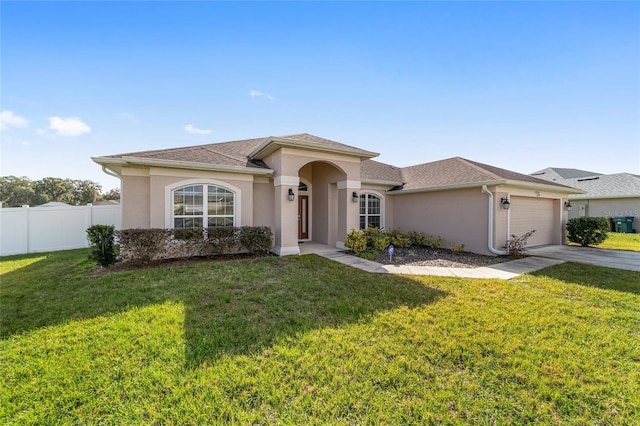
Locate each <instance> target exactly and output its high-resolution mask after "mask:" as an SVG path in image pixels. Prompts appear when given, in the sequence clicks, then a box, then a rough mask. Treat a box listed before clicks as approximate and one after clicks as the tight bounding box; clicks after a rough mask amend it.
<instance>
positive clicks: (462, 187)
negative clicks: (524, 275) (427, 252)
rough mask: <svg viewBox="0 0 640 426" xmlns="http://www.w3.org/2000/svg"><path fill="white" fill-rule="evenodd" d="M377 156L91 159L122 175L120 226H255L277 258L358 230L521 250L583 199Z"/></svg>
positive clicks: (530, 181) (299, 143) (295, 151)
mask: <svg viewBox="0 0 640 426" xmlns="http://www.w3.org/2000/svg"><path fill="white" fill-rule="evenodd" d="M377 155H378V154H377V153H374V152H370V151H367V150H364V149H360V148H356V147H353V146H349V145H345V144H342V143H338V142H334V141H330V140H327V139H323V138H320V137H317V136H313V135H309V134H298V135H290V136H282V137H266V138H258V139H248V140H239V141H232V142H223V143H214V144H208V145H199V146H192V147H185V148H174V149H162V150H154V151H143V152H134V153H128V154H118V155H109V156H103V157H94V158H93V160H94V161H95V162H96V163H98V164H100V165H102V168H103V170H104V171H105V172H106V173H108V174H110V175H115V176H117V177H119V178H120V179H121V192H122V198H121V202H122V227H123V228H125V229H126V228H182V227H203V226H204V227H207V226H230V225H233V226H244V225H255V226H257V225H264V226H269V227H271V229H272V230H273V233H274V236H275V241H274V249H273V251H274V252H275V253H276V254H279V255H292V254H299V253H300V249H299V243H301V242H305V241H315V242H318V243H323V244H328V245H331V246H336V247H343V241H344V238H345V235H346V234H347V233H348V232H349V231H350V230H351V229H353V228H355V229H358V228H364V227H367V226H376V227H382V228H398V229H401V230H403V231H409V230H414V231H422V232H425V233H426V234H428V235H434V236H436V235H439V236H442V237H443V238H445V239H446V240H447V242H448V243H449V244H451V243H461V244H465V246H466V250H468V251H472V252H476V253H484V254H491V253H496V254H497V253H501V252H502V250H503V247H504V244H505V242H506V240H507V238H508V237H509V236H510V235H511V234H516V235H521V234H524V233H525V232H527V231H529V230H532V229H535V230H536V233H535V234H534V235H533V237H532V238H531V239H530V240H529V243H530V244H529V245H530V246H534V245H543V244H561V243H562V242H563V231H562V229H563V224H564V223H565V221H566V219H567V212H566V210H565V209H564V204H565V202H566V201H567V196H568V195H569V194H575V193H580V192H581V191H580V190H576V189H573V188H569V187H567V186H564V185H560V184H557V183H553V182H548V181H544V180H541V179H538V178H535V177H532V176H528V175H524V174H520V173H515V172H511V171H508V170H504V169H499V168H496V167H492V166H488V165H485V164H480V163H476V162H473V161H469V160H466V159H463V158H459V157H456V158H450V159H446V160H441V161H435V162H431V163H424V164H419V165H416V166H411V167H404V168H399V167H394V166H391V165H388V164H384V163H380V162H377V161H374V160H372V158H374V157H376V156H377ZM504 207H510V208H508V209H505V208H504Z"/></svg>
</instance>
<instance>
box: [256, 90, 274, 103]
mask: <svg viewBox="0 0 640 426" xmlns="http://www.w3.org/2000/svg"><path fill="white" fill-rule="evenodd" d="M249 96H251V97H252V98H263V97H264V98H267V99H269V100H270V101H275V100H276V98H274V97H273V96H271V95H270V94H268V93H264V92H261V91H259V90H249Z"/></svg>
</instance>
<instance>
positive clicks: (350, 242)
mask: <svg viewBox="0 0 640 426" xmlns="http://www.w3.org/2000/svg"><path fill="white" fill-rule="evenodd" d="M344 246H345V247H347V248H349V249H351V250H353V251H354V252H355V254H356V255H358V254H360V253H362V252H363V251H365V250H366V249H367V237H366V235H365V234H364V232H362V231H358V230H357V229H351V231H349V233H348V234H347V237H346V238H345V239H344Z"/></svg>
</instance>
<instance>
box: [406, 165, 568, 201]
mask: <svg viewBox="0 0 640 426" xmlns="http://www.w3.org/2000/svg"><path fill="white" fill-rule="evenodd" d="M401 171H402V177H403V182H404V185H403V186H402V188H401V189H399V191H401V192H417V191H423V190H431V191H432V190H441V189H450V188H456V187H475V186H481V185H499V184H510V185H519V186H525V187H540V188H542V187H546V188H549V187H553V188H555V189H563V190H571V188H568V187H566V186H564V185H560V184H557V183H553V182H548V181H545V180H542V179H537V178H535V177H532V176H528V175H525V174H522V173H516V172H512V171H510V170H505V169H501V168H498V167H493V166H489V165H487V164H482V163H477V162H475V161H471V160H467V159H465V158H461V157H453V158H448V159H446V160H440V161H434V162H431V163H424V164H418V165H416V166H410V167H404V168H403V169H401ZM569 192H572V191H569Z"/></svg>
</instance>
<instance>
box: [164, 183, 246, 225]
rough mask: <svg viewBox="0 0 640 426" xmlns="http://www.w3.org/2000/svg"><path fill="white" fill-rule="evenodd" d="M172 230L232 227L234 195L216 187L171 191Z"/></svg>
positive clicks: (184, 188) (203, 186)
mask: <svg viewBox="0 0 640 426" xmlns="http://www.w3.org/2000/svg"><path fill="white" fill-rule="evenodd" d="M172 200H173V227H174V228H192V229H193V228H213V227H217V226H234V209H235V207H234V205H235V203H234V201H235V194H234V193H233V192H231V191H229V190H228V189H225V188H223V187H220V186H216V185H189V186H183V187H182V188H177V189H175V190H173V191H172Z"/></svg>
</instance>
